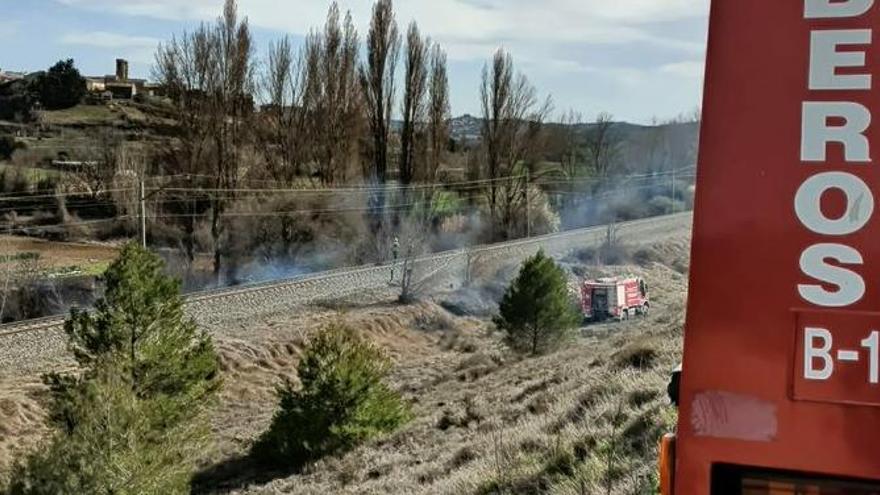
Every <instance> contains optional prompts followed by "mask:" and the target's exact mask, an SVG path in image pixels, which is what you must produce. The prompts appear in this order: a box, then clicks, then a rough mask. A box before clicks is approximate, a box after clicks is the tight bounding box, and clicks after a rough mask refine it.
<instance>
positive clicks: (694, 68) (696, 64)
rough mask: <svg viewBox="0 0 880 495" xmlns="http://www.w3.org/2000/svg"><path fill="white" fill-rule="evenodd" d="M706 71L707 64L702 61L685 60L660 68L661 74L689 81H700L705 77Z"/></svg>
mask: <svg viewBox="0 0 880 495" xmlns="http://www.w3.org/2000/svg"><path fill="white" fill-rule="evenodd" d="M704 69H705V64H704V63H703V62H701V61H695V60H685V61H682V62H674V63H671V64H666V65H663V66H661V67H660V72H662V73H664V74H672V75H674V76H679V77H685V78H688V79H699V78H702V77H703V72H704Z"/></svg>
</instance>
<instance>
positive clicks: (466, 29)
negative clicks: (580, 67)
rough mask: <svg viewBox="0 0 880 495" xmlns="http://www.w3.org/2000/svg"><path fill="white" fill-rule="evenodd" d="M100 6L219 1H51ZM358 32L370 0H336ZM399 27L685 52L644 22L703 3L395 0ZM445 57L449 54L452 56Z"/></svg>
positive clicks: (311, 12)
mask: <svg viewBox="0 0 880 495" xmlns="http://www.w3.org/2000/svg"><path fill="white" fill-rule="evenodd" d="M57 1H59V2H61V3H64V4H67V5H71V6H78V7H84V8H90V9H95V10H101V11H108V10H109V11H115V12H119V13H123V14H126V15H132V16H148V17H155V18H161V19H166V20H179V19H190V20H193V19H202V20H205V19H212V18H214V17H216V16H217V15H218V14H219V13H220V11H221V8H222V3H223V2H222V0H57ZM339 3H340V8H341V9H343V11H344V10H351V12H352V15H353V16H354V19H355V21H356V23H357V24H358V27H359V29H360V30H361V32H366V27H367V26H366V25H367V22H368V20H369V13H370V9H371V7H372V4H373V1H372V0H340V2H339ZM328 6H329V1H320V0H300V1H293V0H287V1H281V2H279V1H278V0H239V11H240V12H242V13H243V14H246V15H247V16H248V17H249V18H250V20H251V22H252V23H253V24H254V25H255V26H258V27H264V28H269V29H276V30H280V31H287V32H293V33H298V34H304V33H306V32H308V30H309V29H311V28H312V27H314V26H318V25H320V24H321V23H322V21H323V19H324V17H325V15H326V12H327V8H328ZM395 8H396V11H397V17H398V21H399V22H400V24H406V23H408V22H409V21H410V20H412V19H415V20H417V21H418V22H419V23H420V25H421V27H422V29H423V31H424V32H425V33H429V34H430V35H431V36H433V37H435V38H436V39H439V40H440V41H441V42H444V43H446V44H449V45H453V46H455V47H457V48H456V49H455V50H452V51H453V52H459V49H458V48H462V50H461V52H463V54H464V55H467V54H468V52H470V51H471V50H469V49H468V45H477V46H479V45H480V44H483V43H487V42H491V43H492V44H494V45H497V44H499V43H500V42H504V43H506V44H515V43H520V42H535V41H541V42H588V43H602V44H616V43H629V42H651V43H656V44H659V45H663V46H667V47H670V48H678V49H682V50H686V51H699V50H702V46H701V45H700V44H695V43H692V42H687V41H681V40H677V39H675V38H672V37H663V36H657V35H654V34H651V33H650V32H649V31H648V30H646V29H645V25H648V24H654V23H658V22H666V21H675V20H681V19H687V18H695V17H701V16H705V15H706V12H708V0H543V1H540V2H537V1H534V0H406V1H402V0H398V2H397V3H396V5H395ZM452 55H453V56H454V55H456V53H453V54H452Z"/></svg>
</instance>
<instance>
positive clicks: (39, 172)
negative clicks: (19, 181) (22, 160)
mask: <svg viewBox="0 0 880 495" xmlns="http://www.w3.org/2000/svg"><path fill="white" fill-rule="evenodd" d="M16 171H19V172H21V173H22V174H24V175H25V177H27V180H28V182H30V183H37V182H39V181H41V180H43V179H46V178H50V177H51V178H55V179H57V178H60V177H62V176H64V172H62V171H60V170H54V169H48V168H33V167H16V166H14V165H10V164H8V163H3V162H0V173H3V172H7V173H15V172H16Z"/></svg>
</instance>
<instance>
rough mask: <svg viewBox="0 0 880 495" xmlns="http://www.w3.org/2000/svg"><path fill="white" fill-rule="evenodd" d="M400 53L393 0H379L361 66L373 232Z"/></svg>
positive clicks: (381, 200)
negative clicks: (369, 140) (369, 143)
mask: <svg viewBox="0 0 880 495" xmlns="http://www.w3.org/2000/svg"><path fill="white" fill-rule="evenodd" d="M399 54H400V34H399V33H398V30H397V22H396V21H395V20H394V9H393V5H392V1H391V0H378V1H377V2H376V4H375V5H374V6H373V17H372V20H371V21H370V32H369V34H368V36H367V61H366V63H365V64H362V65H361V67H360V82H361V87H362V90H363V96H364V104H365V107H366V114H367V118H368V121H369V128H370V134H371V137H372V149H371V150H370V152H371V156H372V160H371V163H370V165H369V168H368V169H367V171H366V174H365V175H366V177H367V179H368V180H369V182H370V183H372V184H373V185H374V186H378V187H377V189H376V191H377V192H376V193H374V194H372V195H371V198H370V216H371V224H372V225H371V227H372V230H373V232H381V231H382V230H383V229H382V224H383V221H382V217H383V214H384V209H385V192H384V190H383V187H384V185H385V183H386V181H387V173H388V138H389V134H390V128H391V112H392V108H393V104H394V90H395V88H394V74H395V69H396V67H397V58H398V56H399Z"/></svg>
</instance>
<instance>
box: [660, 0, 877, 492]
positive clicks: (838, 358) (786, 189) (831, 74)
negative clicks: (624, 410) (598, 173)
mask: <svg viewBox="0 0 880 495" xmlns="http://www.w3.org/2000/svg"><path fill="white" fill-rule="evenodd" d="M709 25H710V27H709V43H708V59H707V64H706V78H705V85H704V88H705V92H704V102H703V120H702V129H701V137H700V158H699V164H698V170H697V188H696V204H695V213H694V230H693V241H692V242H693V244H692V257H691V272H690V283H689V291H690V294H689V299H688V307H687V318H686V322H685V332H684V333H685V338H684V362H683V365H682V371H681V375H680V386H678V385H675V383H673V385H672V386H671V387H670V388H671V390H672V395H673V396H674V398H675V400H676V401H677V402H678V405H679V419H678V426H677V429H676V432H675V436H672V435H670V436H668V437H667V438H665V439H664V440H663V444H662V448H661V456H660V457H661V459H660V462H661V465H660V477H661V488H662V490H661V491H662V493H663V494H664V495H669V494H673V493H674V494H675V495H746V494H747V495H776V494H791V495H794V494H810V495H842V494H847V495H869V494H870V495H876V494H880V428H878V425H880V242H877V239H878V238H880V218H878V217H880V214H878V213H880V212H875V197H876V195H874V193H873V187H874V186H875V185H880V165H878V164H877V163H876V162H874V161H873V160H875V159H878V158H880V149H871V148H872V147H874V145H877V146H880V125H876V124H872V113H873V111H874V110H878V109H880V98H878V97H877V96H878V90H880V78H878V77H875V76H877V75H878V74H880V47H878V46H877V44H880V36H875V35H874V34H873V29H874V28H875V27H878V26H880V2H876V1H875V0H713V1H712V6H711V15H710V23H709ZM874 86H878V89H875V88H874Z"/></svg>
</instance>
